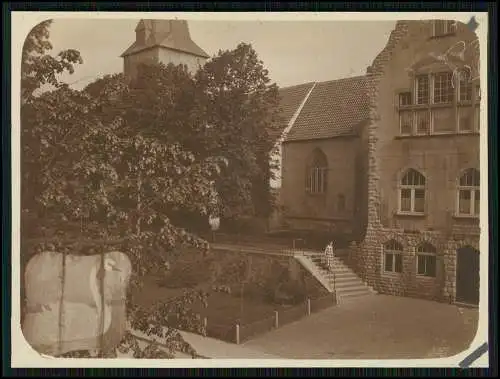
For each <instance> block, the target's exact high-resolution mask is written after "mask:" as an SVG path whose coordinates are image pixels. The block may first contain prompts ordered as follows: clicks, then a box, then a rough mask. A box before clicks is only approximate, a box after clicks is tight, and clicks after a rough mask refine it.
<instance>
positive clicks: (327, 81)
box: [318, 74, 367, 84]
mask: <svg viewBox="0 0 500 379" xmlns="http://www.w3.org/2000/svg"><path fill="white" fill-rule="evenodd" d="M362 78H363V79H366V78H367V75H365V74H363V75H356V76H348V77H344V78H338V79H332V80H325V81H323V82H318V83H319V84H326V83H334V82H340V81H347V80H354V79H362Z"/></svg>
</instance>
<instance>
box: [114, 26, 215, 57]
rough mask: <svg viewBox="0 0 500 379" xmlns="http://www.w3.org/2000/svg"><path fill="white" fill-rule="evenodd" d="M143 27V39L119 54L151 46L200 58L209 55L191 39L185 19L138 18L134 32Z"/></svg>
mask: <svg viewBox="0 0 500 379" xmlns="http://www.w3.org/2000/svg"><path fill="white" fill-rule="evenodd" d="M144 29H145V34H144V36H145V38H144V40H139V38H136V41H135V42H134V43H133V44H132V45H131V46H130V47H129V48H128V49H127V50H125V52H124V53H123V54H122V55H121V57H125V56H127V55H133V54H136V53H138V52H140V51H142V50H146V49H150V48H152V47H164V48H167V49H172V50H177V51H182V52H185V53H188V54H192V55H196V56H199V57H202V58H209V55H208V54H207V53H206V52H205V51H204V50H203V49H202V48H201V47H199V46H198V45H197V44H196V43H194V41H193V40H192V39H191V35H190V33H189V28H188V24H187V21H186V20H144V19H143V20H140V21H139V23H138V24H137V27H136V28H135V31H136V32H139V31H142V30H144Z"/></svg>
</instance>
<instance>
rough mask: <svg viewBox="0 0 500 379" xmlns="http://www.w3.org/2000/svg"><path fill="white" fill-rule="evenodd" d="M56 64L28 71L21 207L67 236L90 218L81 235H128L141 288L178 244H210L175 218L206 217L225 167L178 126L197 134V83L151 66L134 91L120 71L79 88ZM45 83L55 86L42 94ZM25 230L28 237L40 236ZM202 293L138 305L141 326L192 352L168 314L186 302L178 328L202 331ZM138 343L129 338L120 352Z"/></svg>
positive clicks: (43, 33)
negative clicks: (196, 317)
mask: <svg viewBox="0 0 500 379" xmlns="http://www.w3.org/2000/svg"><path fill="white" fill-rule="evenodd" d="M33 33H34V34H35V37H33V36H31V35H30V36H29V37H28V41H34V42H33V45H34V46H39V45H43V47H42V48H48V46H49V45H48V43H45V42H47V38H48V24H43V27H40V28H35V29H34V31H33ZM37 36H38V37H37ZM40 41H42V42H44V43H43V44H42V43H39V42H40ZM42 48H40V49H42ZM37 49H38V47H37ZM40 49H38V50H37V51H40ZM27 60H28V61H30V62H32V61H33V60H35V61H36V59H34V58H32V57H29V58H27ZM56 61H57V59H56ZM53 63H54V62H53V61H51V60H50V59H48V58H44V59H41V60H38V61H37V63H36V64H35V63H29V64H27V65H23V70H26V71H25V72H24V73H23V76H22V85H23V86H26V87H23V108H22V110H21V112H22V129H23V134H22V143H23V151H22V158H23V159H22V170H23V182H22V183H23V190H24V193H25V196H23V198H22V205H23V207H24V208H26V209H27V210H28V211H29V212H30V213H37V214H38V216H41V217H40V218H38V220H37V223H38V224H42V225H44V226H45V227H47V228H48V229H61V230H62V231H63V233H65V234H68V233H70V232H71V230H69V228H68V227H67V226H68V225H73V224H77V225H78V223H79V221H81V220H83V219H85V221H86V222H85V224H86V226H85V227H83V226H81V227H80V228H79V230H78V235H79V237H80V238H82V237H83V238H84V237H87V239H88V238H95V234H92V230H89V228H88V225H91V226H92V225H94V226H95V228H94V229H93V231H94V232H95V233H99V234H100V235H101V236H102V237H104V241H106V240H111V241H113V240H116V238H121V239H120V244H119V247H120V248H121V249H122V250H123V251H125V252H127V253H128V254H129V256H130V258H131V259H132V261H133V267H134V269H135V270H134V276H133V280H132V284H133V286H139V285H140V283H141V275H145V274H146V273H147V272H150V271H151V270H152V269H154V268H156V267H158V265H159V264H163V259H164V256H165V253H169V252H171V251H173V249H174V248H175V246H177V245H178V244H179V243H181V244H182V243H190V244H194V245H197V246H200V245H203V246H205V245H206V244H205V242H204V241H202V240H200V239H198V238H197V237H196V236H193V235H192V234H190V233H189V232H188V231H186V230H184V229H181V228H178V227H176V226H175V225H174V224H173V223H172V222H171V221H170V219H169V213H170V212H174V211H175V210H176V209H178V208H180V209H182V208H187V209H189V210H191V211H196V212H200V213H205V214H206V213H207V212H208V211H209V207H210V205H211V204H212V202H211V199H212V197H213V193H214V187H213V185H212V181H213V177H214V175H216V173H217V170H218V169H219V168H218V161H217V159H216V157H205V158H204V159H198V158H197V157H196V156H195V155H194V154H193V152H192V151H190V150H189V147H188V145H189V141H188V140H186V141H185V140H183V139H182V138H180V137H179V132H178V129H176V128H184V131H185V133H184V135H185V136H186V138H187V137H189V136H190V135H191V136H192V135H195V134H196V133H195V130H196V128H197V127H198V121H197V120H200V117H199V116H197V115H196V113H195V112H196V109H195V108H194V107H192V109H191V111H190V112H186V108H185V106H186V102H185V101H183V99H185V98H186V97H189V96H190V90H191V89H192V88H193V86H192V79H190V77H189V75H187V73H186V72H185V70H183V69H182V68H175V67H172V66H169V67H163V66H160V67H144V68H143V70H142V71H141V74H140V76H139V79H138V81H137V82H136V83H133V84H132V85H131V86H130V85H129V84H128V83H126V82H124V80H123V78H122V77H121V75H115V76H110V77H105V78H103V79H100V80H98V81H97V82H96V83H93V84H92V85H90V86H88V88H87V89H86V90H84V91H75V90H72V89H70V88H69V87H68V86H66V85H64V84H62V83H60V82H58V81H57V79H54V78H57V75H56V74H57V73H58V72H60V71H59V68H60V67H59V66H57V65H55V64H53ZM157 75H159V76H157ZM158 78H160V79H159V80H158ZM45 83H50V84H53V85H54V86H55V87H56V88H55V89H54V90H51V91H47V92H44V93H42V94H41V95H39V96H34V95H33V92H34V91H35V90H36V89H37V88H40V87H41V86H42V85H43V84H45ZM158 94H160V95H161V96H158ZM187 103H188V104H190V103H189V102H187ZM172 115H175V116H172ZM183 116H185V117H183ZM190 130H192V131H193V132H192V133H191V132H190ZM29 197H31V198H34V200H35V201H29ZM48 219H51V220H52V221H53V223H52V224H49V223H48V222H47V220H48ZM23 232H27V236H26V237H29V235H30V232H31V230H29V229H26V228H24V229H23ZM50 241H52V242H51V243H53V245H54V246H52V247H53V248H54V247H55V248H57V250H58V251H70V249H71V251H72V252H73V253H74V252H76V251H75V250H78V245H77V246H75V245H74V244H73V245H71V244H68V242H67V241H65V240H63V239H62V238H60V236H57V235H56V236H55V237H54V239H52V240H50ZM99 244H100V246H99ZM109 246H110V244H109V243H107V242H98V243H96V244H95V245H94V246H93V249H94V252H99V251H106V249H109ZM39 247H40V248H41V247H42V246H39ZM115 247H116V244H115ZM193 296H194V297H195V298H198V299H200V300H202V301H205V297H204V295H203V294H196V293H195V294H193V293H187V294H185V295H184V296H181V297H180V298H179V299H176V300H175V301H174V302H169V303H166V304H159V305H158V307H156V308H155V309H151V310H149V311H144V310H141V308H140V307H137V306H130V307H129V317H130V318H131V322H132V325H135V326H137V327H138V328H142V327H143V328H144V329H143V331H144V332H146V333H148V334H151V333H156V334H157V335H161V336H162V337H165V338H167V340H168V341H170V342H172V341H173V340H175V341H176V342H175V343H174V342H172V343H171V344H170V347H171V348H172V349H174V348H176V349H177V348H181V347H182V348H183V349H184V350H186V349H188V350H189V348H188V347H187V345H186V344H185V343H184V342H183V341H182V338H181V337H180V335H179V333H178V332H176V328H175V327H172V322H170V321H169V320H167V319H166V313H168V312H171V311H172V306H174V305H175V304H177V305H175V307H177V308H179V309H182V312H178V313H180V314H181V316H183V317H181V318H180V319H178V320H177V321H176V323H177V324H176V325H180V326H184V327H187V326H189V327H191V328H194V329H200V328H201V326H200V325H201V324H200V323H194V324H193V322H186V320H189V319H190V317H188V316H193V315H189V312H188V310H189V303H190V302H192V301H193V300H192V299H193ZM175 307H174V308H175ZM177 308H175V309H177ZM145 313H146V316H145V315H144V314H145ZM144 320H146V321H144ZM145 322H146V323H145ZM144 323H145V324H144ZM186 325H187V326H186ZM169 326H170V327H169ZM130 340H131V337H130V336H129V335H127V337H126V338H125V340H124V342H123V344H122V346H121V347H122V348H126V346H125V345H127V344H130V343H131V342H130ZM133 345H134V346H135V347H137V346H136V345H137V344H133ZM134 346H132V347H134ZM148 349H149V350H148ZM146 350H147V351H146V353H147V357H151V356H152V355H155V354H157V352H156V353H155V352H154V351H155V349H153V347H148V348H147V349H146ZM156 350H157V349H156ZM191 352H192V350H191ZM146 353H144V351H142V353H141V352H138V351H136V352H135V355H136V356H137V357H144V354H146Z"/></svg>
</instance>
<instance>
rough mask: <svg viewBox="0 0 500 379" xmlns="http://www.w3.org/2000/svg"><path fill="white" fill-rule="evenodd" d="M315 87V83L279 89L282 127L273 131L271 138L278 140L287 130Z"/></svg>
mask: <svg viewBox="0 0 500 379" xmlns="http://www.w3.org/2000/svg"><path fill="white" fill-rule="evenodd" d="M313 85H314V83H312V82H311V83H304V84H298V85H295V86H291V87H284V88H280V89H279V96H280V111H281V113H280V116H281V120H280V121H281V125H280V126H279V127H278V128H276V129H275V130H273V132H272V133H271V138H273V139H278V137H279V136H280V135H281V133H283V131H284V130H285V129H286V128H287V126H288V123H289V122H290V120H291V119H292V117H293V116H294V114H295V112H296V111H297V110H298V109H299V107H300V104H302V102H303V101H304V99H305V97H306V96H307V94H308V92H309V91H310V90H311V87H312V86H313Z"/></svg>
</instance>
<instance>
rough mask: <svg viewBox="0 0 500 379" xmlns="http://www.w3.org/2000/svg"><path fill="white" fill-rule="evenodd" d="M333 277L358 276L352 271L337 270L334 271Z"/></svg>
mask: <svg viewBox="0 0 500 379" xmlns="http://www.w3.org/2000/svg"><path fill="white" fill-rule="evenodd" d="M335 277H336V278H337V279H341V278H342V279H343V278H356V279H359V277H358V276H357V275H356V274H355V273H354V272H352V271H348V270H346V271H338V272H335Z"/></svg>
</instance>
